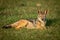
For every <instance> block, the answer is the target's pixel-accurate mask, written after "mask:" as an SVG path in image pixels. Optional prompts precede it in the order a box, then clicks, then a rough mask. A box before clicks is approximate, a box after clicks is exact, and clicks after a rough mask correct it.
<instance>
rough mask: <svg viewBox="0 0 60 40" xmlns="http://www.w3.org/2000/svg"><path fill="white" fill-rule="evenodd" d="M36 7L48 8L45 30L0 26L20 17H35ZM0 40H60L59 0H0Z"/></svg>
mask: <svg viewBox="0 0 60 40" xmlns="http://www.w3.org/2000/svg"><path fill="white" fill-rule="evenodd" d="M37 3H40V4H41V7H37V6H36V4H37ZM38 9H41V10H46V9H48V10H49V12H48V14H47V24H46V27H47V30H43V31H42V30H36V29H26V28H22V29H19V30H15V29H14V28H10V29H3V28H2V26H4V25H7V24H11V23H14V22H16V21H18V20H20V19H35V18H37V10H38ZM0 40H60V0H0Z"/></svg>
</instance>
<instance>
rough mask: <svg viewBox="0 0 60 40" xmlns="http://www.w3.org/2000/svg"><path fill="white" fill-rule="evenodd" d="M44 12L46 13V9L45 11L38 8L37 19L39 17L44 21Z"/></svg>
mask: <svg viewBox="0 0 60 40" xmlns="http://www.w3.org/2000/svg"><path fill="white" fill-rule="evenodd" d="M46 14H47V10H45V11H41V10H38V20H39V19H41V20H42V21H45V19H46Z"/></svg>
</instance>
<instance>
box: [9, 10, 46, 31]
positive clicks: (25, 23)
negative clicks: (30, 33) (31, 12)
mask: <svg viewBox="0 0 60 40" xmlns="http://www.w3.org/2000/svg"><path fill="white" fill-rule="evenodd" d="M41 13H42V12H41V11H40V10H39V11H38V16H37V17H38V18H37V20H36V22H35V24H34V23H32V22H30V21H28V20H24V19H22V20H19V21H17V22H15V23H13V24H10V25H11V26H12V27H14V28H15V29H20V28H23V27H26V28H27V29H41V30H43V29H46V27H45V22H44V21H43V20H42V18H43V17H45V13H46V11H45V12H43V13H44V14H41Z"/></svg>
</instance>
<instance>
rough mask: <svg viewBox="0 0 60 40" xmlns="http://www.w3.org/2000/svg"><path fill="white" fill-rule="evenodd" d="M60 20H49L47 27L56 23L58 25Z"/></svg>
mask: <svg viewBox="0 0 60 40" xmlns="http://www.w3.org/2000/svg"><path fill="white" fill-rule="evenodd" d="M59 20H60V19H47V22H46V26H51V25H52V24H54V23H56V24H57V23H58V22H60V21H59Z"/></svg>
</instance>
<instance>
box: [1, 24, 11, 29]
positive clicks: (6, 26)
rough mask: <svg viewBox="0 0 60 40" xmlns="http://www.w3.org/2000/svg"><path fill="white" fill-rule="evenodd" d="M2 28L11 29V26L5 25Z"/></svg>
mask: <svg viewBox="0 0 60 40" xmlns="http://www.w3.org/2000/svg"><path fill="white" fill-rule="evenodd" d="M2 28H6V29H7V28H12V26H11V25H5V26H3V27H2Z"/></svg>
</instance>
